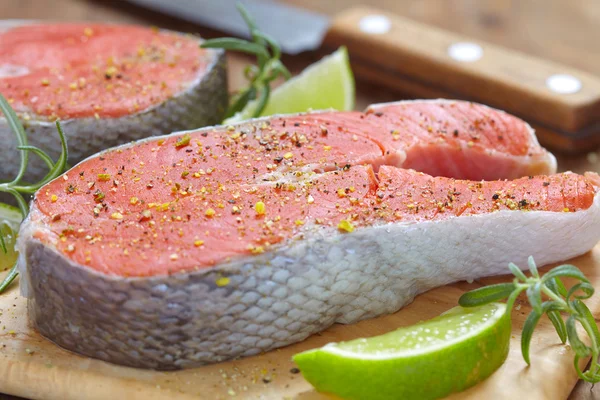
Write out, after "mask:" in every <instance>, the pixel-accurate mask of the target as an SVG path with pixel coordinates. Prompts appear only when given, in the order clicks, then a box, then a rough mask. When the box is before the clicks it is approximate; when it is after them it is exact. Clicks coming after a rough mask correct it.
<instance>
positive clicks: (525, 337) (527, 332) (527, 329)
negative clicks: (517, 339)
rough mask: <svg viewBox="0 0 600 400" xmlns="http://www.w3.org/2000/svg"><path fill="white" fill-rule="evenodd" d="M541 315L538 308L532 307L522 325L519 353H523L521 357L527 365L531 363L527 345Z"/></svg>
mask: <svg viewBox="0 0 600 400" xmlns="http://www.w3.org/2000/svg"><path fill="white" fill-rule="evenodd" d="M540 311H541V307H540ZM541 317H542V314H541V313H540V312H538V310H536V309H533V311H531V313H530V314H529V316H528V317H527V319H526V320H525V324H524V325H523V332H522V333H521V354H523V359H524V360H525V362H526V363H527V365H529V364H531V360H530V359H529V345H530V344H531V338H532V336H533V331H534V329H535V327H536V326H537V324H538V322H539V321H540V318H541Z"/></svg>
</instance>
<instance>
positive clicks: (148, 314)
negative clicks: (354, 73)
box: [19, 100, 600, 369]
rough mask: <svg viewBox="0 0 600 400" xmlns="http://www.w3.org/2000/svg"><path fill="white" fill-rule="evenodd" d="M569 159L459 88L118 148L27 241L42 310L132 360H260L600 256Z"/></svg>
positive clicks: (52, 325)
mask: <svg viewBox="0 0 600 400" xmlns="http://www.w3.org/2000/svg"><path fill="white" fill-rule="evenodd" d="M555 167H556V163H555V159H554V157H553V156H552V155H551V154H549V153H548V152H546V151H545V150H544V149H543V148H541V147H540V146H539V144H538V143H537V141H536V139H535V136H534V134H533V132H532V130H531V129H530V128H529V126H528V125H527V124H526V123H524V122H523V121H521V120H519V119H517V118H515V117H512V116H510V115H508V114H505V113H503V112H501V111H498V110H494V109H490V108H488V107H485V106H482V105H477V104H472V103H466V102H454V101H442V100H438V101H413V102H400V103H391V104H381V105H377V106H372V107H370V108H369V109H368V110H367V111H366V112H364V113H363V112H321V113H313V114H303V115H292V116H276V117H272V118H264V119H257V120H251V121H248V122H244V123H240V124H238V125H235V126H227V127H225V126H217V127H211V128H205V129H201V130H196V131H189V132H180V133H176V134H173V135H170V136H165V137H160V138H151V139H147V140H143V141H139V142H137V143H133V144H128V145H125V146H121V147H117V148H115V149H111V150H109V151H106V152H104V153H101V154H99V155H96V156H93V157H91V158H89V159H87V160H85V161H83V162H82V163H80V164H79V165H77V166H75V167H74V168H73V169H71V170H70V171H69V172H67V173H66V174H65V175H63V176H61V177H59V178H58V179H56V180H55V181H53V182H51V183H50V184H48V185H47V186H45V187H43V188H42V189H41V190H40V191H39V192H38V193H37V194H36V196H35V199H34V202H33V205H32V211H31V213H30V216H29V218H28V220H27V221H26V222H25V223H24V225H23V227H22V229H21V232H20V242H19V247H20V250H21V257H22V260H21V263H20V265H21V267H22V274H23V276H24V279H23V280H22V284H23V289H24V291H25V293H26V295H27V296H28V297H29V305H30V307H29V309H30V314H29V315H30V318H31V321H32V322H33V324H34V325H35V327H36V328H37V329H38V330H39V331H40V332H41V333H42V334H43V335H44V336H46V337H47V338H49V339H51V340H53V341H54V342H56V343H58V344H59V345H60V346H62V347H64V348H66V349H69V350H72V351H75V352H77V353H80V354H85V355H88V356H91V357H95V358H99V359H102V360H106V361H110V362H113V363H117V364H124V365H129V366H135V367H143V368H156V369H176V368H184V367H193V366H198V365H202V364H206V363H212V362H218V361H222V360H227V359H231V358H235V357H240V356H248V355H252V354H258V353H260V352H264V351H268V350H271V349H274V348H277V347H281V346H285V345H288V344H290V343H294V342H297V341H300V340H302V339H304V338H306V337H307V336H309V335H311V334H313V333H316V332H319V331H322V330H323V329H325V328H327V327H329V326H330V325H332V324H334V323H336V322H338V323H345V324H349V323H353V322H356V321H359V320H363V319H365V318H372V317H375V316H378V315H382V314H386V313H392V312H394V311H396V310H398V309H399V308H401V307H403V306H404V305H406V304H407V303H409V302H410V301H412V299H413V298H414V296H415V295H417V294H418V293H421V292H423V291H426V290H428V289H431V288H434V287H437V286H440V285H445V284H447V283H450V282H456V281H460V280H467V279H477V278H480V277H484V276H488V275H495V274H502V273H506V272H507V271H508V269H507V264H508V263H509V262H511V261H512V262H515V263H517V265H526V258H527V257H528V256H529V255H533V256H534V257H535V259H536V261H537V262H538V263H539V264H540V265H544V264H547V263H551V262H556V261H561V260H565V259H569V258H571V257H573V256H576V255H579V254H582V253H584V252H586V251H588V250H589V249H591V248H592V247H593V246H594V245H595V244H596V242H597V241H598V239H599V238H600V204H599V201H600V200H599V197H598V184H599V182H600V180H599V178H598V176H597V175H595V174H588V175H585V176H581V175H577V174H573V173H562V174H554V172H555ZM484 178H485V180H482V179H484ZM504 178H506V179H504Z"/></svg>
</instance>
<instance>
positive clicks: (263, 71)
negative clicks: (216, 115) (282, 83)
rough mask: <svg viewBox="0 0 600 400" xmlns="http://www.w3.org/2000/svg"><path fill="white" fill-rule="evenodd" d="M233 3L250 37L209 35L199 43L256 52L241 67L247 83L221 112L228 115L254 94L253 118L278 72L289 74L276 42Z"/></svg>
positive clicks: (250, 52) (260, 109)
mask: <svg viewBox="0 0 600 400" xmlns="http://www.w3.org/2000/svg"><path fill="white" fill-rule="evenodd" d="M236 7H237V9H238V11H239V12H240V14H241V15H242V18H244V21H245V22H246V24H247V25H248V28H249V29H250V35H251V37H252V41H248V40H243V39H237V38H219V39H209V40H206V41H205V42H203V43H202V45H201V47H203V48H219V49H224V50H232V51H240V52H243V53H248V54H254V55H256V64H257V65H249V66H248V67H246V69H245V71H244V75H245V77H246V79H248V81H249V85H248V87H247V88H245V89H242V90H240V91H239V92H238V93H237V94H236V95H235V96H233V98H232V101H231V104H230V105H229V108H228V109H227V112H226V113H225V118H229V117H231V116H233V115H234V114H235V113H237V112H239V111H241V110H242V109H244V107H246V105H247V104H248V103H249V102H251V101H252V100H255V99H257V98H258V101H257V104H256V108H255V109H254V111H253V113H252V116H251V118H254V117H258V116H260V114H261V113H262V112H263V110H264V109H265V106H266V105H267V102H268V100H269V96H270V94H271V83H272V82H273V81H274V80H275V79H277V78H278V77H280V76H283V77H284V78H285V79H289V78H290V77H291V74H290V72H289V71H288V69H287V68H286V67H285V66H284V65H283V63H282V62H281V48H280V47H279V44H277V42H276V41H275V40H274V39H273V38H272V37H270V36H269V35H267V34H266V33H264V32H261V31H260V30H259V29H258V26H257V25H256V22H255V21H254V19H253V18H252V16H251V15H250V14H249V13H248V10H246V8H245V7H244V6H243V5H242V4H241V3H237V4H236Z"/></svg>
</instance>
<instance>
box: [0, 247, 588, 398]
mask: <svg viewBox="0 0 600 400" xmlns="http://www.w3.org/2000/svg"><path fill="white" fill-rule="evenodd" d="M571 262H572V263H573V264H575V265H576V266H578V267H579V268H581V269H582V271H583V272H584V273H585V274H586V275H587V276H588V277H589V278H590V280H591V281H592V284H593V285H594V286H595V287H600V244H599V245H597V246H596V247H595V248H594V249H593V250H592V251H591V252H589V253H587V254H585V255H583V256H581V257H578V258H577V259H574V260H572V261H571ZM546 269H547V268H544V269H543V271H545V270H546ZM509 279H510V277H507V276H504V277H496V278H490V279H484V280H482V281H481V282H475V283H472V284H468V283H466V282H460V283H457V284H454V285H449V286H445V287H441V288H438V289H435V290H431V291H429V292H427V293H425V294H422V295H420V296H418V297H417V298H416V299H415V301H414V302H413V303H412V304H410V305H409V306H407V307H405V308H404V309H402V310H400V311H398V312H397V313H395V314H393V315H388V316H384V317H380V318H376V319H372V320H368V321H362V322H360V323H358V324H355V325H335V326H333V327H331V328H330V329H328V330H326V331H324V332H323V333H322V334H319V335H315V336H312V337H310V338H308V339H307V340H305V341H304V342H301V343H298V344H295V345H292V346H288V347H286V348H283V349H279V350H274V351H271V352H269V353H266V354H263V355H260V356H256V357H250V358H245V359H241V360H236V361H231V362H225V363H221V364H216V365H210V366H206V367H201V368H196V369H190V370H184V371H177V372H156V371H147V370H139V369H133V368H126V367H119V366H116V365H111V364H108V363H105V362H103V361H98V360H93V359H90V358H86V357H81V356H78V355H75V354H73V353H70V352H67V351H65V350H62V349H61V348H59V347H58V346H56V345H54V344H53V343H51V342H50V341H48V340H46V339H44V338H43V337H41V336H40V335H39V334H37V333H36V332H35V331H34V330H33V329H32V328H30V327H29V325H28V323H27V315H26V313H27V307H26V305H27V302H26V300H25V299H24V298H23V297H21V296H20V295H19V292H18V289H17V287H16V286H15V287H14V288H13V289H12V290H11V291H10V292H8V293H6V294H4V295H2V296H0V391H1V392H4V393H9V394H14V395H17V396H22V397H27V398H32V399H48V400H53V399H57V400H69V399H77V400H93V399H111V398H114V399H128V400H131V399H144V400H151V399H167V398H168V399H172V400H184V399H198V398H206V399H229V398H253V399H256V398H258V399H282V398H283V399H297V400H311V399H313V400H318V399H327V398H332V397H329V396H325V395H322V394H319V393H317V392H316V391H314V390H313V389H312V387H311V386H310V385H309V384H308V383H307V382H306V381H305V380H304V379H303V378H302V375H301V374H298V373H293V371H292V368H293V367H294V364H293V363H292V362H291V360H290V358H291V356H292V355H293V354H294V353H297V352H300V351H303V350H306V349H310V348H314V347H318V346H322V345H324V344H326V343H328V342H332V341H340V340H349V339H354V338H358V337H368V336H373V335H378V334H381V333H384V332H388V331H390V330H393V329H395V328H398V327H400V326H405V325H409V324H413V323H416V322H418V321H420V320H424V319H429V318H431V317H434V316H436V315H438V314H440V313H441V312H443V311H446V310H447V309H449V308H451V307H453V306H455V305H456V304H457V300H458V298H459V297H460V295H461V294H462V293H464V292H465V291H468V290H471V289H473V288H475V287H478V286H479V285H481V284H490V283H495V282H501V281H507V280H509ZM588 304H589V306H590V309H591V310H592V312H593V313H594V314H595V315H598V314H600V296H594V297H593V298H592V299H590V300H589V301H588ZM516 308H518V310H517V309H515V310H514V311H513V336H512V340H511V350H510V354H509V356H508V360H507V361H506V363H505V364H504V365H503V366H502V367H501V368H500V369H499V370H498V371H497V372H496V373H494V375H492V377H490V378H489V379H487V380H486V381H484V382H483V383H481V384H479V385H477V386H475V387H473V388H471V389H469V390H467V391H466V392H463V393H459V394H456V395H454V396H451V399H487V400H491V399H522V398H527V399H528V400H536V399H540V400H542V399H545V400H553V399H557V400H558V399H561V400H562V399H566V398H567V396H568V395H569V393H570V392H571V390H572V389H573V387H574V385H575V383H576V381H577V375H576V373H575V370H574V368H573V352H572V351H571V350H570V348H569V347H568V346H564V345H561V344H560V341H559V340H558V336H557V335H556V333H555V332H554V330H553V328H552V325H551V324H550V322H549V321H548V320H546V319H543V320H542V322H541V323H540V326H539V328H538V330H537V331H536V333H535V334H534V337H533V341H532V346H531V347H532V354H531V359H532V366H531V367H529V368H528V367H527V366H526V364H525V362H524V361H523V359H522V357H521V351H520V342H519V341H520V332H521V329H522V326H523V322H524V321H525V318H526V317H527V314H528V313H529V311H530V308H529V307H528V306H526V305H525V303H524V302H523V301H521V303H520V304H518V305H517V306H516ZM424 390H427V389H426V388H424Z"/></svg>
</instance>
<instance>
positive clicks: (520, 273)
mask: <svg viewBox="0 0 600 400" xmlns="http://www.w3.org/2000/svg"><path fill="white" fill-rule="evenodd" d="M508 268H510V272H512V274H513V275H514V276H516V277H517V278H518V279H520V280H522V281H525V280H527V277H526V276H525V274H524V273H523V271H521V269H520V268H519V267H517V266H516V265H515V264H514V263H509V264H508Z"/></svg>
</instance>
